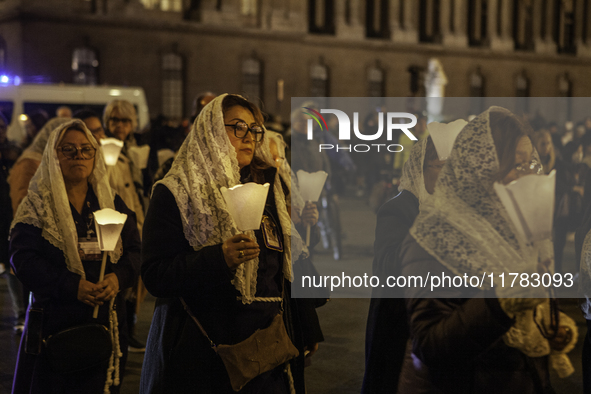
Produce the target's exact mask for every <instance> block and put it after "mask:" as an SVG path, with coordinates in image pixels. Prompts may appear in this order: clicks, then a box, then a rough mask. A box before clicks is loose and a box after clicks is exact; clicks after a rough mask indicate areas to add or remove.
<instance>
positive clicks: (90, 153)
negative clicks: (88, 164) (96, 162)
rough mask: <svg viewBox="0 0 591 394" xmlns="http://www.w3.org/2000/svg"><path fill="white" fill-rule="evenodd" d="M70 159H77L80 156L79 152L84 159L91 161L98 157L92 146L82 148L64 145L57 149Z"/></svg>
mask: <svg viewBox="0 0 591 394" xmlns="http://www.w3.org/2000/svg"><path fill="white" fill-rule="evenodd" d="M57 150H59V151H61V152H62V154H63V155H64V156H66V157H67V158H68V159H75V158H76V156H78V151H80V155H81V156H82V158H83V159H85V160H89V159H92V158H93V157H94V156H95V155H96V149H95V148H94V147H93V146H92V145H82V146H80V147H78V146H75V145H64V146H60V147H58V148H57Z"/></svg>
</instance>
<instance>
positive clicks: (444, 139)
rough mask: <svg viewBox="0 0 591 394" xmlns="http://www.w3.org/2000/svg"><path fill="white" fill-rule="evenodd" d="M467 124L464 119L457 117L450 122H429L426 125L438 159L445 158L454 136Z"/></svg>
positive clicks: (452, 143) (451, 146) (448, 153)
mask: <svg viewBox="0 0 591 394" xmlns="http://www.w3.org/2000/svg"><path fill="white" fill-rule="evenodd" d="M467 124H468V122H466V121H465V120H464V119H458V120H454V121H453V122H450V123H439V122H431V123H429V124H428V125H427V130H429V135H431V139H432V140H433V144H434V145H435V150H436V151H437V156H438V157H439V160H447V158H448V157H449V155H450V153H451V150H452V148H453V146H454V142H455V140H456V137H457V136H458V134H460V131H462V129H463V128H464V126H466V125H467Z"/></svg>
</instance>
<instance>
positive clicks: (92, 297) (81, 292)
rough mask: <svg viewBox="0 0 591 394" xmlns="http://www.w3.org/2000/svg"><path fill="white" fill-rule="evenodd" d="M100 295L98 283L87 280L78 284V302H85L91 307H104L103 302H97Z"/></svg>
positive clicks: (82, 280) (81, 280)
mask: <svg viewBox="0 0 591 394" xmlns="http://www.w3.org/2000/svg"><path fill="white" fill-rule="evenodd" d="M98 294H99V287H98V286H97V285H96V283H92V282H89V281H87V280H85V279H80V283H79V284H78V301H80V302H83V303H84V304H86V305H89V306H93V307H94V306H97V305H103V302H102V301H99V300H97V298H96V296H97V295H98Z"/></svg>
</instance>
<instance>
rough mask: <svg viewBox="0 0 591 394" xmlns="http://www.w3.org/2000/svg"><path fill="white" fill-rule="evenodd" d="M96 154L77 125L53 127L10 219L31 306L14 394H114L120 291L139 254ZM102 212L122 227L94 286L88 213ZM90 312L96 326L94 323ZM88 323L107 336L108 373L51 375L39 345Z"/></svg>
mask: <svg viewBox="0 0 591 394" xmlns="http://www.w3.org/2000/svg"><path fill="white" fill-rule="evenodd" d="M98 149H99V146H98V143H97V142H96V141H95V140H94V138H93V137H92V134H91V133H90V131H88V129H87V128H86V126H85V125H84V123H83V122H82V121H80V120H72V121H70V122H67V123H65V124H62V125H60V126H59V127H58V128H57V129H55V131H54V132H52V133H51V135H50V137H49V140H48V143H47V149H45V151H44V153H43V157H42V159H41V164H40V166H39V169H38V171H37V172H36V173H35V177H34V178H33V180H32V182H31V184H30V187H29V192H28V194H27V196H26V197H25V199H24V200H23V201H22V203H21V204H20V206H19V208H18V210H17V212H16V214H15V218H14V221H13V223H12V229H11V233H10V234H11V238H10V253H11V263H12V267H13V268H14V271H15V273H16V275H17V277H18V278H19V280H21V281H22V282H23V283H24V285H25V286H26V287H27V288H29V289H30V290H31V292H32V297H31V300H32V301H31V308H30V309H29V310H28V312H27V320H26V328H25V335H24V337H23V338H22V340H21V346H20V349H19V356H18V361H17V366H16V372H15V375H14V383H13V387H12V393H13V394H21V393H46V392H47V391H48V390H51V392H54V393H103V392H107V393H109V392H111V393H117V392H119V388H120V383H121V379H122V377H123V376H122V371H123V367H124V366H125V360H126V353H127V351H126V350H127V349H126V340H127V338H126V335H125V312H124V310H125V303H124V302H123V298H122V293H120V292H119V290H124V289H125V288H127V287H130V286H132V285H133V281H134V278H135V277H136V276H137V272H138V270H139V263H140V250H141V249H140V240H139V234H138V231H137V226H136V224H135V219H134V215H133V213H132V212H131V211H130V210H129V209H128V208H127V207H126V206H125V204H124V203H123V201H122V200H121V198H120V197H119V196H116V195H114V194H113V193H112V190H111V188H110V187H109V183H108V176H107V169H106V166H105V163H104V159H103V155H102V154H100V152H98ZM97 152H98V154H97ZM102 208H111V209H115V210H117V211H119V212H121V213H124V214H126V215H127V220H126V222H125V225H124V226H123V229H122V232H121V237H120V239H119V241H118V248H116V251H114V252H110V253H108V259H107V266H106V270H105V276H104V280H103V281H101V282H99V281H98V279H99V271H100V269H101V260H102V258H101V254H100V251H99V253H96V251H97V249H98V250H100V249H99V247H98V240H97V238H96V233H95V224H94V218H93V212H95V211H97V210H100V209H102ZM81 240H84V241H85V245H86V246H83V245H82V244H81V243H80V241H81ZM93 244H94V246H92V245H93ZM88 246H90V249H89V248H87V247H88ZM96 306H98V307H99V309H98V318H97V319H94V318H93V317H92V315H93V310H94V308H95V307H96ZM88 323H98V324H101V325H103V326H105V327H108V329H109V332H110V334H111V338H112V341H113V345H112V347H110V348H109V349H108V351H110V352H111V358H110V360H109V362H108V365H96V366H89V367H88V368H86V369H84V370H80V371H77V372H75V373H65V374H61V373H57V372H55V371H54V370H53V369H52V365H51V364H50V358H49V357H47V355H46V354H45V350H44V348H43V347H42V346H41V341H42V340H45V339H47V338H48V337H49V336H51V335H54V334H57V333H58V332H61V331H64V330H66V329H68V328H72V327H75V326H78V325H82V324H88ZM119 329H120V330H121V331H120V332H119ZM33 343H39V347H35V346H32V345H31V344H33ZM64 351H67V350H66V349H64ZM70 351H71V350H70ZM74 351H75V349H74Z"/></svg>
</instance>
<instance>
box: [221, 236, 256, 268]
mask: <svg viewBox="0 0 591 394" xmlns="http://www.w3.org/2000/svg"><path fill="white" fill-rule="evenodd" d="M260 251H261V250H260V248H259V245H258V244H257V243H256V241H253V240H252V239H251V238H249V237H247V236H246V235H244V234H238V235H235V236H233V237H232V238H230V239H227V240H226V241H225V242H224V243H223V244H222V252H223V253H224V259H225V260H226V264H227V265H228V267H229V268H230V269H232V270H234V269H236V268H238V266H239V265H240V264H243V263H245V262H247V261H248V260H252V259H254V258H256V257H258V256H259V252H260Z"/></svg>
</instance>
